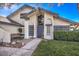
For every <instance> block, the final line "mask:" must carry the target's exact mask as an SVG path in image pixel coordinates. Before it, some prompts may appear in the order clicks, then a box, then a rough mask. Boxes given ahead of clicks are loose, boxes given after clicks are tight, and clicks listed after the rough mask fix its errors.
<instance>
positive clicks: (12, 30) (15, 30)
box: [0, 24, 19, 33]
mask: <svg viewBox="0 0 79 59" xmlns="http://www.w3.org/2000/svg"><path fill="white" fill-rule="evenodd" d="M0 26H1V27H3V28H4V29H5V30H7V31H9V32H10V33H18V28H19V27H18V26H11V25H3V24H0Z"/></svg>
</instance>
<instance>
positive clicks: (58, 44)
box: [33, 40, 79, 56]
mask: <svg viewBox="0 0 79 59" xmlns="http://www.w3.org/2000/svg"><path fill="white" fill-rule="evenodd" d="M33 55H34V56H79V42H70V41H57V40H50V41H44V40H43V41H42V42H41V43H40V44H39V46H38V47H37V49H36V51H35V52H34V53H33Z"/></svg>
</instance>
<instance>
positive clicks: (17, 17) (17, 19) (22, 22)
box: [10, 7, 32, 25]
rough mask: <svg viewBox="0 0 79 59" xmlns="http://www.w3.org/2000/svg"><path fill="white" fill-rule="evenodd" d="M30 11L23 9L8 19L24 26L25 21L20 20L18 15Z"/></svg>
mask: <svg viewBox="0 0 79 59" xmlns="http://www.w3.org/2000/svg"><path fill="white" fill-rule="evenodd" d="M30 10H32V8H29V7H26V8H23V9H21V10H19V11H17V12H16V13H15V14H13V15H12V16H11V17H10V18H11V19H12V20H15V21H16V22H18V23H21V24H23V25H24V22H25V20H24V19H21V18H20V14H21V13H27V12H29V11H30Z"/></svg>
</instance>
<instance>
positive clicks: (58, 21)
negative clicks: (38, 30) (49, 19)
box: [53, 15, 75, 31]
mask: <svg viewBox="0 0 79 59" xmlns="http://www.w3.org/2000/svg"><path fill="white" fill-rule="evenodd" d="M53 17H54V31H71V30H72V29H73V28H72V27H71V26H72V25H73V24H74V23H75V22H73V21H70V20H69V19H66V18H63V17H60V16H59V15H53Z"/></svg>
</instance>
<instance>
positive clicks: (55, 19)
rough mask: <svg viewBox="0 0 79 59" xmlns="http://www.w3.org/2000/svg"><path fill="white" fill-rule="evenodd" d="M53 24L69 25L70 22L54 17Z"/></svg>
mask: <svg viewBox="0 0 79 59" xmlns="http://www.w3.org/2000/svg"><path fill="white" fill-rule="evenodd" d="M54 25H70V23H69V22H66V21H64V20H61V19H58V18H54Z"/></svg>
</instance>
